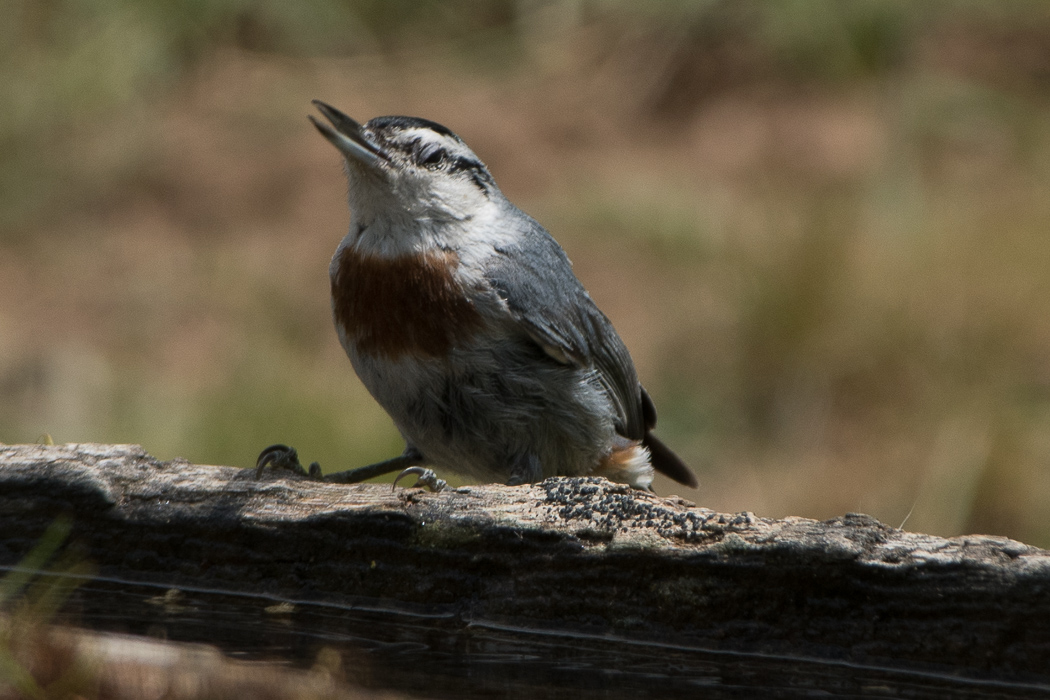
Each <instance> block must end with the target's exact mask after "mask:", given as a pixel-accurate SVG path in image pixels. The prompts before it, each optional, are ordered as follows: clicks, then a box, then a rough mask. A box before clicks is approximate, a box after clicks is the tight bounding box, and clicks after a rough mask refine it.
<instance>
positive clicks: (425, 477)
mask: <svg viewBox="0 0 1050 700" xmlns="http://www.w3.org/2000/svg"><path fill="white" fill-rule="evenodd" d="M413 475H414V476H416V477H418V478H417V479H416V483H414V484H412V485H411V486H409V487H408V488H410V489H414V488H416V487H426V488H429V489H430V490H431V491H433V492H435V493H437V492H438V491H442V490H444V488H445V487H446V486H448V483H447V482H446V481H445V480H444V479H439V478H438V475H437V474H435V473H434V470H433V469H427V468H425V467H409V468H408V469H405V470H404V471H402V472H401V473H400V474H398V475H397V478H396V479H394V483H393V484H392V485H391V488H394V487H396V486H397V482H399V481H401V479H403V478H404V477H406V476H413Z"/></svg>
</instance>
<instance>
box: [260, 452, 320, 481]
mask: <svg viewBox="0 0 1050 700" xmlns="http://www.w3.org/2000/svg"><path fill="white" fill-rule="evenodd" d="M266 467H270V468H271V469H280V470H283V471H288V472H292V473H293V474H298V475H300V476H305V477H308V478H310V479H321V465H320V464H318V463H317V462H311V463H310V468H309V469H305V468H304V467H303V465H302V464H300V463H299V453H298V452H296V451H295V448H294V447H289V446H288V445H270V446H269V447H267V448H266V449H265V450H263V451H262V452H260V453H259V459H257V460H256V461H255V478H256V479H259V478H261V477H262V473H263V470H264V469H266Z"/></svg>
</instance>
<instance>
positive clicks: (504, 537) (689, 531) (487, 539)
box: [0, 444, 1050, 682]
mask: <svg viewBox="0 0 1050 700" xmlns="http://www.w3.org/2000/svg"><path fill="white" fill-rule="evenodd" d="M60 513H67V514H72V515H73V516H74V518H75V526H74V535H75V536H74V538H73V539H74V541H75V542H76V543H77V546H79V547H81V548H83V551H84V552H85V555H86V556H87V557H89V558H90V559H91V560H92V561H94V562H95V564H96V565H97V567H98V570H99V573H100V574H102V575H105V576H110V577H116V578H121V579H124V580H132V581H149V582H155V583H162V584H166V585H172V586H180V585H181V586H197V587H201V586H209V587H216V588H224V589H229V590H238V591H255V592H266V593H272V594H275V595H281V596H288V597H295V598H299V599H304V598H306V599H323V600H328V601H342V602H351V603H352V602H355V601H362V600H366V599H384V600H388V601H396V602H397V603H399V604H406V605H417V606H418V605H421V606H434V607H436V608H439V609H442V610H445V611H447V610H455V611H456V612H458V613H459V615H460V616H461V617H462V619H464V620H467V621H469V620H481V619H484V620H488V621H504V622H508V623H513V624H517V625H523V626H534V627H542V628H559V629H566V628H572V629H582V630H587V631H591V632H599V633H610V634H616V635H621V636H625V637H635V638H639V639H649V640H652V639H658V640H660V641H663V642H668V643H682V644H686V643H688V644H700V645H704V646H706V647H709V648H719V649H737V650H748V651H762V652H770V653H778V654H784V653H786V654H795V653H797V654H805V655H809V656H813V655H819V656H823V657H827V658H836V659H842V660H848V661H849V660H852V661H858V662H865V663H872V662H878V663H883V662H887V663H895V664H905V665H913V666H914V665H916V664H917V665H920V666H922V665H929V666H931V667H939V668H942V669H944V668H950V669H956V670H962V671H965V672H968V673H977V674H988V675H989V676H991V677H1010V678H1023V679H1027V680H1034V681H1037V682H1043V681H1045V680H1048V679H1050V552H1046V551H1043V550H1040V549H1036V548H1034V547H1030V546H1027V545H1024V544H1021V543H1019V542H1015V541H1012V540H1008V539H1005V538H1001V537H985V536H970V537H959V538H953V539H942V538H938V537H933V536H930V535H922V534H916V533H910V532H904V531H901V530H897V529H894V528H892V527H888V526H886V525H884V524H882V523H879V522H878V521H876V520H874V519H872V518H870V517H868V516H864V515H855V514H849V515H845V516H843V517H840V518H835V519H832V520H828V521H824V522H817V521H813V520H807V519H804V518H786V519H783V520H770V519H764V518H758V517H755V516H754V515H752V514H750V513H739V514H735V515H727V514H721V513H715V512H713V511H711V510H708V509H705V508H699V507H696V506H695V505H693V504H692V503H689V502H687V501H684V500H682V499H678V498H661V497H658V496H655V495H652V494H648V493H643V492H639V491H636V490H632V489H630V488H627V487H624V486H621V485H617V484H611V483H609V482H607V481H605V480H602V479H587V478H580V479H549V480H547V481H544V482H542V483H539V484H535V485H531V486H519V487H505V486H497V485H488V486H471V487H466V488H460V489H455V490H448V491H445V492H442V493H436V494H435V493H428V492H424V491H422V490H419V489H402V488H398V489H396V490H394V489H392V488H391V487H390V485H389V484H357V485H351V486H345V485H331V484H325V483H318V482H312V481H309V480H305V479H300V478H291V477H276V476H267V477H264V478H263V479H262V480H258V481H257V480H255V479H254V474H253V473H252V472H250V471H247V470H240V469H235V468H232V467H215V466H201V465H195V464H190V463H188V462H185V461H181V460H173V461H171V462H160V461H158V460H156V459H154V458H153V457H151V456H150V455H148V454H147V453H146V452H145V451H143V449H142V448H140V447H137V446H129V445H91V444H81V445H62V446H54V447H50V446H39V445H18V446H0V564H4V565H9V566H10V565H13V564H16V563H17V562H19V561H20V559H21V557H23V556H24V555H25V553H26V552H27V551H29V549H30V548H31V547H32V546H33V544H34V543H35V542H36V541H37V540H38V538H39V537H40V536H41V534H42V533H43V531H44V530H45V528H46V527H47V525H48V524H49V523H50V522H51V521H52V520H53V519H54V518H55V517H56V516H57V515H58V514H60Z"/></svg>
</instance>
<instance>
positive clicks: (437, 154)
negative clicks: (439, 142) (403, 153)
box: [419, 148, 445, 165]
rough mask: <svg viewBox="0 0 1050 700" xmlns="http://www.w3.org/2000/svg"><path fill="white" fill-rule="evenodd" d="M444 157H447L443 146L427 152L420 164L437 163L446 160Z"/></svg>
mask: <svg viewBox="0 0 1050 700" xmlns="http://www.w3.org/2000/svg"><path fill="white" fill-rule="evenodd" d="M444 158H445V149H443V148H435V149H434V150H433V151H431V152H430V153H427V154H426V155H425V156H423V158H422V159H421V160H420V161H419V164H420V165H437V164H438V163H440V162H441V161H442V160H444Z"/></svg>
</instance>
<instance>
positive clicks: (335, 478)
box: [324, 447, 426, 484]
mask: <svg viewBox="0 0 1050 700" xmlns="http://www.w3.org/2000/svg"><path fill="white" fill-rule="evenodd" d="M425 461H426V460H425V459H423V455H421V454H420V453H419V450H417V449H416V448H414V447H406V448H405V451H404V452H402V453H401V454H399V455H398V456H397V457H392V458H390V459H384V460H383V461H382V462H376V463H375V464H366V465H365V466H363V467H357V468H356V469H347V470H346V471H342V472H335V473H334V474H326V475H325V477H324V480H325V481H331V482H332V483H335V484H356V483H358V482H359V481H364V480H365V479H371V478H372V477H373V476H382V475H383V474H389V473H390V472H396V471H401V470H404V469H408V468H409V467H415V466H418V465H420V464H423V463H424V462H425Z"/></svg>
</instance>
